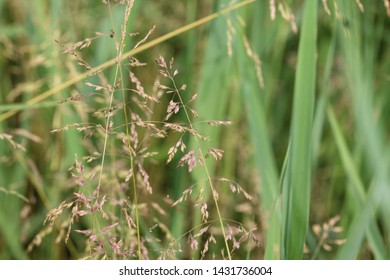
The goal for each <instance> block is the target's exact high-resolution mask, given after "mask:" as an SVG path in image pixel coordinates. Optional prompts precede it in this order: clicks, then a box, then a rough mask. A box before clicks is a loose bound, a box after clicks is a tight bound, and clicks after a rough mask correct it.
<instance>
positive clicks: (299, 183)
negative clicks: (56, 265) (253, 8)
mask: <svg viewBox="0 0 390 280" xmlns="http://www.w3.org/2000/svg"><path fill="white" fill-rule="evenodd" d="M301 32H302V33H301V37H300V41H299V49H298V65H297V73H296V77H295V87H294V103H293V112H292V123H291V150H290V153H289V155H288V157H289V161H288V163H287V176H286V180H287V181H285V184H284V185H283V191H282V192H283V202H282V215H283V229H282V245H281V257H282V258H283V259H301V258H302V254H303V246H304V242H305V239H306V231H307V227H308V218H309V206H310V188H311V182H310V181H311V145H312V143H311V142H312V119H313V110H314V93H315V81H316V40H317V1H306V4H305V10H304V14H303V22H302V26H301Z"/></svg>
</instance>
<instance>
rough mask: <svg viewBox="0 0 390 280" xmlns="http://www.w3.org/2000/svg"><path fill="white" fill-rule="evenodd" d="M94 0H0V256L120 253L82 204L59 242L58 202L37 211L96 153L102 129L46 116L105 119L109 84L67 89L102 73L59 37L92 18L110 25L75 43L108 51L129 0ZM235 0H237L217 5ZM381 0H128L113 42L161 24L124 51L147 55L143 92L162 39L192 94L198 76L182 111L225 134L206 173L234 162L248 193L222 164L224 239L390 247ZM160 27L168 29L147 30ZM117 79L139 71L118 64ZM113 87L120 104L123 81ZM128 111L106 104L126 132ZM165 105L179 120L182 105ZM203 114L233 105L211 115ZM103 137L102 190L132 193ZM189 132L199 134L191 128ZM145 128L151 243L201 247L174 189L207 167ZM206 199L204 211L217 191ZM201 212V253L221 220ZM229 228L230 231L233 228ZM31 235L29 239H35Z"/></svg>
mask: <svg viewBox="0 0 390 280" xmlns="http://www.w3.org/2000/svg"><path fill="white" fill-rule="evenodd" d="M103 2H105V1H96V0H94V1H91V0H78V1H61V0H51V1H50V0H49V1H43V0H34V1H28V0H16V1H15V0H13V1H12V0H0V13H1V16H0V31H1V32H0V71H1V73H2V75H1V77H0V259H79V258H119V257H118V256H116V255H115V254H110V253H107V254H97V255H94V254H92V253H91V251H88V250H89V249H88V246H87V245H86V242H85V237H84V235H83V234H80V233H77V232H74V229H85V228H89V227H90V226H91V224H93V222H92V221H91V220H88V218H86V219H85V220H82V219H81V220H79V221H75V224H74V226H73V228H72V230H71V232H70V239H69V241H68V242H67V243H65V242H64V236H65V235H66V231H67V226H68V225H69V219H70V216H71V214H70V211H69V209H67V210H66V211H64V213H63V215H61V217H60V218H59V219H58V220H57V222H56V224H55V226H54V227H53V228H50V227H47V225H43V221H44V220H45V217H46V215H47V213H48V211H49V210H50V209H53V208H56V207H58V206H59V205H60V204H61V202H62V201H70V200H71V199H72V196H73V195H72V194H73V193H74V192H76V187H77V186H75V184H74V176H73V177H72V172H73V171H69V168H70V167H71V166H72V165H73V164H74V163H75V155H77V158H78V159H79V160H82V162H83V164H84V165H85V168H86V169H88V170H92V171H91V172H92V173H93V170H94V168H95V169H96V166H98V165H97V164H96V165H94V163H96V162H97V161H95V160H92V161H91V162H88V158H86V157H88V156H93V155H94V153H99V155H98V156H97V157H98V158H100V156H101V153H102V152H103V141H102V137H101V135H100V136H99V135H93V136H91V137H88V136H89V135H86V134H88V131H89V130H88V129H87V131H86V132H85V131H81V132H80V131H77V130H76V129H74V128H69V130H68V131H66V132H65V131H61V132H58V133H51V131H52V130H54V129H58V128H61V127H65V126H66V125H69V124H74V123H81V124H83V125H88V124H90V125H92V124H93V125H96V124H101V125H102V126H104V119H99V118H97V117H96V115H94V114H93V113H94V112H95V111H97V110H98V109H100V108H105V107H107V106H108V103H107V100H108V99H107V98H106V97H104V96H103V97H102V96H99V95H97V96H95V95H94V96H92V97H91V98H89V97H86V98H85V99H83V100H82V101H81V102H61V101H63V100H65V99H67V98H69V97H71V96H75V95H77V94H80V95H88V94H90V93H91V92H93V88H91V87H89V86H87V85H85V82H90V83H93V84H99V82H100V80H99V79H98V78H97V76H88V77H87V76H86V75H85V73H86V72H87V69H86V68H85V67H83V66H80V65H78V64H77V61H76V59H75V56H72V55H70V54H64V49H67V48H69V46H72V44H74V43H76V42H80V41H83V40H85V39H86V38H94V37H95V35H94V34H95V32H100V33H104V35H103V36H98V37H96V38H94V39H93V40H92V42H91V44H90V46H88V47H86V48H83V49H77V50H75V51H76V53H77V54H78V55H79V56H80V57H82V59H83V61H85V62H86V63H88V65H90V66H91V67H96V68H94V69H99V67H100V66H101V65H102V64H104V63H106V62H107V61H110V60H112V59H114V58H115V57H116V55H117V47H118V45H117V42H119V39H120V30H121V25H122V24H123V22H124V14H125V8H126V5H122V4H121V3H120V2H126V1H110V5H106V4H104V3H103ZM115 2H117V3H115ZM240 2H242V3H243V5H242V6H241V7H238V6H237V7H236V8H234V10H232V11H230V12H228V13H218V12H219V11H225V10H224V9H226V8H227V7H229V6H231V5H237V4H238V3H240ZM125 4H126V3H125ZM388 5H389V1H380V0H375V1H368V0H367V1H363V0H362V1H344V0H328V1H314V0H313V1H311V0H307V1H303V0H302V1H289V0H285V1H277V0H275V1H265V0H264V1H262V0H258V1H230V0H229V1H227V0H215V1H213V0H208V1H194V0H180V1H149V0H138V1H137V0H136V1H135V2H134V6H133V8H132V10H131V14H130V17H129V21H128V23H127V32H128V33H134V32H137V34H134V35H132V36H128V37H127V39H126V41H125V43H126V46H125V49H124V51H125V52H126V51H129V50H131V49H132V48H133V47H134V46H135V44H136V43H137V42H139V41H140V40H142V38H144V37H145V35H146V34H147V33H148V32H149V31H150V30H151V29H152V28H153V26H156V27H155V30H154V31H153V33H152V34H151V35H150V36H149V38H148V39H147V41H146V43H144V44H142V45H141V47H142V46H145V45H146V46H147V47H146V48H145V49H143V50H142V51H140V52H139V53H137V54H136V55H135V57H136V58H137V59H138V60H139V61H141V62H144V63H146V65H145V66H142V67H137V68H136V69H134V70H132V71H134V73H136V75H137V77H138V79H139V80H140V81H141V83H142V85H143V87H144V88H145V91H146V92H147V93H148V94H149V93H150V94H151V93H152V92H153V87H154V83H155V80H156V77H157V76H158V67H157V65H156V63H155V62H154V61H155V59H156V58H157V57H158V56H159V55H162V56H163V57H165V59H166V60H167V61H169V60H170V58H171V57H174V59H175V67H176V68H177V69H178V71H179V75H178V76H177V80H178V82H179V84H183V83H185V84H187V90H186V92H188V95H187V96H186V97H185V98H186V100H187V101H188V100H189V98H190V94H194V93H197V94H198V98H197V101H196V104H195V103H194V109H196V110H197V112H198V113H199V118H197V119H194V120H193V121H194V122H195V123H196V124H199V126H197V127H198V128H199V131H200V132H201V133H202V134H204V135H206V136H208V137H210V139H211V141H210V142H208V143H207V146H211V147H215V148H221V149H223V150H224V151H225V153H224V157H223V159H222V160H220V161H217V162H212V161H211V159H210V160H208V161H207V164H208V166H209V168H210V170H211V171H212V174H213V175H212V176H213V177H215V178H228V179H229V180H232V181H234V182H235V183H237V184H239V185H240V186H241V187H242V188H243V189H244V190H245V191H246V192H248V193H250V194H251V195H252V196H253V197H254V199H253V200H251V201H248V200H246V199H244V198H243V197H242V196H240V195H237V194H235V193H232V192H231V191H230V190H229V188H228V187H227V186H226V184H225V183H224V182H222V181H221V180H220V181H218V180H217V183H216V187H217V188H218V192H219V200H218V201H219V204H220V207H221V209H222V216H223V217H224V222H225V225H226V227H227V228H228V225H229V223H230V225H236V226H237V225H242V227H243V228H246V229H248V232H249V233H250V236H251V237H250V238H249V239H248V238H247V239H245V240H244V239H243V240H242V242H243V244H242V246H239V248H236V249H235V250H233V252H232V253H233V254H232V256H233V258H235V259H263V258H266V259H389V257H390V246H389V238H390V209H389V207H390V186H389V182H390V180H389V174H390V172H389V168H390V165H389V164H390V157H389V156H390V153H389V152H390V151H389V150H388V148H387V145H388V143H389V117H390V116H389V112H390V110H389V106H390V104H389V102H390V98H389V94H388V93H389V89H390V74H389V73H390V52H389V40H390V28H389V27H390V20H389V19H390V18H389V16H390V8H389V6H388ZM211 14H213V15H214V16H213V18H210V19H207V18H206V20H205V21H204V22H199V25H198V26H197V27H191V26H189V27H188V28H187V29H188V30H186V31H184V32H182V30H181V28H182V27H184V26H186V25H187V24H190V23H192V22H196V21H197V20H199V19H202V18H205V17H207V16H209V15H211ZM171 32H173V33H171ZM165 34H171V35H170V38H169V39H166V40H165V39H164V38H163V39H162V40H159V39H161V36H164V35H165ZM110 35H111V36H110ZM148 42H149V43H150V42H152V44H150V45H147V44H148ZM153 42H154V43H153ZM62 45H63V47H62ZM127 62H128V61H127V60H124V62H123V69H124V71H125V72H124V73H127V72H126V71H127V70H126V69H130V66H129V65H127V64H126V63H127ZM116 69H117V68H116V64H115V63H111V65H110V66H109V67H106V68H105V69H104V71H102V75H104V77H105V79H107V81H108V83H111V84H112V85H113V84H114V82H115V80H114V79H115V77H116V76H115V75H116V74H115V73H116V72H115V71H116ZM83 75H84V76H83ZM76 80H77V81H78V82H72V81H76ZM69 81H70V82H69ZM64 83H65V84H64ZM66 83H68V84H66ZM123 84H124V85H125V86H124V87H125V88H134V85H133V84H131V83H130V82H129V78H128V74H125V78H124V79H123ZM129 98H130V97H129ZM114 99H115V100H117V101H118V104H120V102H121V99H122V97H121V96H120V95H118V96H115V97H114ZM129 100H130V99H129ZM168 102H169V97H167V96H165V95H163V96H162V97H161V100H160V103H158V104H156V105H155V106H154V107H153V114H151V115H150V116H149V118H150V120H162V119H163V118H164V117H165V114H166V105H167V103H168ZM135 110H139V109H135ZM388 110H389V111H388ZM122 115H123V114H116V115H115V116H114V117H113V120H114V124H115V128H116V130H117V131H122V132H124V126H123V125H122V124H123V123H124V119H123V118H124V117H123V116H122ZM175 118H176V120H177V121H181V120H182V121H183V122H185V118H184V115H183V114H179V115H178V116H176V117H175ZM205 120H229V121H232V122H233V123H232V125H230V126H226V127H225V126H223V127H210V126H207V125H203V124H202V121H205ZM121 125H122V126H121ZM139 134H140V137H144V136H145V132H142V131H140V132H139ZM110 137H111V136H110ZM110 137H109V144H108V152H107V155H108V159H107V164H106V166H105V169H104V172H105V174H107V178H108V179H106V183H107V182H110V180H111V179H112V185H110V188H107V189H105V191H106V194H107V195H108V196H109V198H110V199H111V200H112V201H114V200H116V199H119V198H122V199H128V200H129V204H131V202H132V201H133V198H132V192H131V191H129V192H128V193H125V192H124V193H121V192H122V191H123V183H124V177H125V176H126V172H128V169H129V167H128V159H127V161H126V159H124V160H123V159H122V158H121V155H120V154H118V153H117V152H116V150H117V149H119V148H118V147H120V146H121V144H120V143H119V142H120V141H119V142H118V140H117V139H115V137H114V136H113V137H111V138H110ZM145 137H146V136H145ZM183 140H184V141H185V143H186V145H187V146H188V147H191V146H193V145H195V144H194V141H193V139H192V138H191V137H187V136H185V137H184V138H183ZM144 141H145V142H148V145H149V146H148V147H149V151H151V152H158V155H155V156H153V157H151V158H148V159H145V162H144V166H145V169H146V170H147V172H148V174H149V180H150V184H151V186H152V188H153V194H151V195H150V194H147V193H143V192H142V194H141V196H140V199H139V203H140V212H141V216H140V221H141V236H142V237H143V238H144V239H145V240H146V241H145V242H146V243H145V244H147V245H145V246H146V249H145V250H146V251H147V253H145V254H146V255H147V257H148V258H150V259H156V258H159V257H161V256H164V252H165V250H167V251H169V250H168V249H167V248H170V244H171V242H172V241H175V242H176V243H175V244H176V245H177V244H181V245H180V248H181V249H180V250H177V251H175V253H174V254H171V255H169V256H168V257H167V258H185V259H191V258H195V259H199V258H201V255H202V252H201V251H202V248H204V244H206V243H207V240H208V239H207V238H206V237H204V236H200V238H198V242H199V244H203V247H202V246H201V245H199V247H198V248H195V249H194V248H191V244H188V240H190V239H191V238H190V237H188V236H189V235H191V234H193V233H192V230H194V229H196V230H199V225H200V224H201V223H202V222H201V220H200V210H199V208H197V207H195V206H194V205H193V203H190V202H185V203H182V204H181V205H180V206H179V207H171V206H170V204H171V203H172V201H175V200H176V199H177V198H178V197H180V196H181V194H182V193H183V191H185V190H186V189H187V188H188V187H189V186H192V185H194V184H199V185H202V184H203V183H202V182H204V180H205V175H204V172H203V171H202V169H201V168H197V169H195V170H194V171H193V172H191V173H189V172H188V170H187V169H186V168H177V167H176V166H177V164H178V161H179V159H180V158H175V160H174V162H173V163H170V164H166V160H167V158H168V157H167V152H168V150H169V148H170V147H171V146H172V145H174V144H175V143H176V141H177V135H176V136H175V135H173V136H170V137H168V138H166V139H146V138H145V140H144ZM205 145H206V144H205ZM95 155H96V154H95ZM95 171H96V170H95ZM108 190H109V191H108ZM205 195H206V196H207V197H210V193H208V192H207V193H206V194H205ZM195 199H196V197H195V198H194V200H195ZM113 205H115V204H113ZM214 206H215V205H214ZM107 207H108V210H107V211H108V212H109V214H110V219H111V220H112V221H116V220H118V221H119V223H121V228H120V229H118V231H117V232H116V233H115V234H116V235H115V237H116V238H117V239H116V241H119V240H123V241H122V243H121V246H123V248H125V247H126V246H127V247H128V248H133V247H132V246H134V245H133V243H134V242H135V240H134V239H131V237H129V236H128V235H127V234H129V235H131V236H133V234H134V232H133V233H125V232H123V231H124V228H125V227H122V223H126V222H124V221H125V218H124V217H123V216H121V215H122V214H121V213H120V211H119V212H118V209H117V208H115V206H112V205H111V204H110V205H109V206H107ZM209 208H210V209H209V210H210V213H211V216H212V217H211V218H210V220H212V221H213V220H214V219H215V217H216V216H215V209H214V207H213V204H212V200H211V199H210V204H209ZM133 214H134V213H133ZM111 215H112V216H111ZM102 223H103V224H104V222H102ZM103 224H102V226H103ZM108 225H109V223H108V224H107V226H108ZM212 225H215V228H214V231H211V233H212V234H214V235H215V236H219V237H218V238H217V242H216V244H214V243H213V246H212V248H210V250H209V251H208V252H207V256H206V257H205V258H210V259H211V258H222V257H223V256H221V253H220V252H221V250H223V249H224V245H223V241H222V239H220V229H218V224H217V223H215V224H212ZM49 228H50V230H49ZM249 229H250V230H249ZM48 231H50V232H48ZM235 234H237V240H238V239H239V237H240V236H241V237H243V236H244V234H243V233H242V232H241V233H235ZM252 235H253V239H251V238H252ZM37 236H38V238H37ZM39 237H42V240H39V239H40V238H39ZM126 239H127V240H128V244H127V243H126V241H125V240H126ZM244 241H245V242H244ZM34 242H35V243H36V245H37V246H33V247H31V248H29V245H31V244H32V243H34ZM110 242H111V241H110ZM229 242H232V243H231V245H232V247H231V248H233V247H234V246H233V245H234V243H233V240H230V241H229ZM256 242H259V243H258V246H254V245H255V243H256ZM110 244H111V243H110ZM210 244H211V242H210ZM111 245H112V244H111ZM210 246H211V245H210ZM225 256H226V253H225ZM132 257H133V256H132ZM132 257H129V258H132ZM122 258H123V256H122Z"/></svg>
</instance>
